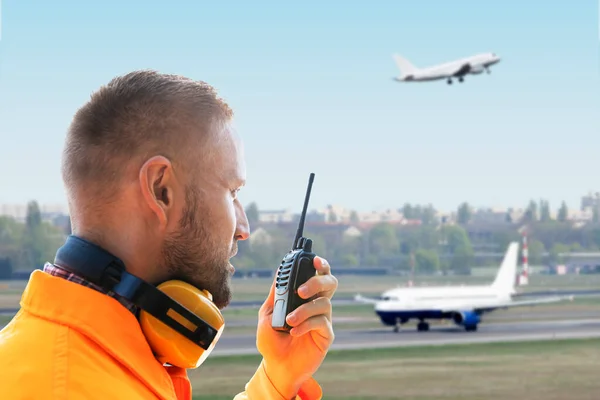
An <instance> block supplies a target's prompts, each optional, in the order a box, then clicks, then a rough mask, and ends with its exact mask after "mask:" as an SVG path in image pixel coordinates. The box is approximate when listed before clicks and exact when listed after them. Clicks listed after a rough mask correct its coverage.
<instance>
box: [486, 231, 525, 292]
mask: <svg viewBox="0 0 600 400" xmlns="http://www.w3.org/2000/svg"><path fill="white" fill-rule="evenodd" d="M518 251H519V242H511V243H510V244H509V245H508V249H507V250H506V253H505V254H504V259H503V260H502V264H501V265H500V269H499V270H498V274H497V275H496V279H495V280H494V283H492V287H493V288H495V289H499V290H501V291H504V292H508V293H512V292H513V291H514V288H515V283H516V277H517V263H518V257H519V253H518Z"/></svg>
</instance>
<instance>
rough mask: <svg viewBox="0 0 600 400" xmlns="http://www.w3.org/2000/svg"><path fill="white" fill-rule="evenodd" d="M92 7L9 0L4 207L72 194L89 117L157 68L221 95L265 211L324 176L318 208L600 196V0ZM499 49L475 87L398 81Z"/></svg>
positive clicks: (250, 196)
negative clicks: (65, 155) (404, 65)
mask: <svg viewBox="0 0 600 400" xmlns="http://www.w3.org/2000/svg"><path fill="white" fill-rule="evenodd" d="M82 3H84V2H75V1H51V2H45V1H36V2H34V1H16V0H4V1H2V14H1V15H2V37H1V40H0V139H1V142H0V169H1V170H2V171H3V174H2V179H1V183H2V190H0V203H15V202H26V201H28V200H30V199H37V200H38V201H40V202H42V203H62V202H65V198H64V193H63V187H62V182H61V179H60V170H59V167H60V152H61V148H62V145H63V139H64V135H65V130H66V128H67V126H68V124H69V122H70V119H71V117H72V115H73V113H74V112H75V110H76V109H77V108H78V107H79V106H80V105H81V104H82V103H83V102H85V101H86V100H87V98H88V97H89V95H90V93H91V92H92V91H94V90H95V89H97V88H98V87H99V86H100V85H102V84H104V83H106V82H107V81H108V80H110V79H111V78H112V77H113V76H115V75H118V74H122V73H125V72H128V71H131V70H134V69H141V68H152V69H157V70H160V71H163V72H170V73H179V74H183V75H187V76H190V77H192V78H195V79H200V80H204V81H207V82H209V83H210V84H212V85H214V86H215V87H216V88H217V89H218V90H219V92H220V94H221V95H222V96H223V97H224V98H225V99H226V100H227V101H228V102H229V103H230V105H231V106H232V107H233V108H234V110H235V112H236V127H237V129H238V131H239V133H240V135H241V136H242V137H243V139H244V142H245V146H246V160H247V165H248V171H247V172H248V185H247V187H246V188H245V189H244V190H243V191H242V193H241V199H242V200H243V201H245V202H249V201H257V203H258V205H259V207H260V208H284V207H289V208H292V209H295V210H298V211H299V210H300V209H301V207H302V202H303V196H304V191H305V189H306V183H307V179H308V175H309V173H310V172H315V173H316V178H315V183H314V186H313V196H312V198H311V208H313V207H321V206H324V205H326V204H330V203H333V204H342V205H345V206H348V207H352V208H355V209H359V210H364V211H368V210H371V209H381V208H387V207H396V206H400V205H401V204H403V203H404V202H411V203H432V204H434V206H436V207H437V208H439V209H442V210H452V209H455V208H456V206H457V205H458V204H459V203H460V202H462V201H464V200H466V201H469V202H470V203H472V204H474V205H476V206H485V205H490V206H517V207H519V206H524V205H526V204H527V202H528V201H529V199H532V198H533V199H539V198H545V199H548V200H549V201H550V203H551V206H552V207H553V208H557V207H558V205H559V202H560V201H561V200H566V201H567V202H568V204H569V206H570V207H572V208H577V207H578V206H579V199H580V196H581V195H584V194H585V193H587V192H588V190H594V191H595V190H600V168H599V167H600V158H599V156H598V149H599V145H600V135H598V134H599V133H600V117H599V114H600V113H599V112H598V110H600V101H599V93H600V78H599V77H600V73H599V60H598V55H599V33H598V15H599V12H598V2H597V1H595V0H594V1H592V0H580V1H577V2H576V3H573V2H567V1H563V0H560V1H559V0H555V1H552V2H547V1H544V2H542V1H528V2H517V1H502V2H501V1H493V2H492V1H481V0H478V1H454V2H449V1H444V0H437V1H432V0H423V1H419V2H416V1H410V2H408V1H395V2H392V1H389V2H384V1H378V2H375V1H373V2H367V1H362V2H359V1H353V2H341V1H338V2H334V1H329V2H318V1H304V2H301V3H295V4H292V5H289V4H283V2H276V1H272V2H264V1H263V2H261V1H254V2H245V1H237V2H234V1H228V2H200V1H199V2H191V1H189V2H183V1H178V2H177V1H173V2H171V5H170V6H166V4H167V2H164V1H161V2H149V1H145V2H139V1H128V2H123V4H120V2H117V1H103V2H96V3H95V4H94V5H85V6H84V5H83V4H82ZM322 3H326V4H322ZM369 4H370V5H369ZM575 4H576V5H575ZM487 51H493V52H496V53H497V54H499V55H500V56H501V57H502V62H501V63H500V64H498V65H497V66H496V67H495V68H493V70H492V73H491V74H490V75H487V74H482V75H479V76H471V77H467V78H466V82H465V83H463V84H461V85H458V84H454V85H452V86H448V85H447V84H446V83H445V82H443V81H439V82H430V83H419V84H400V83H397V82H394V81H392V79H391V78H392V77H393V76H395V75H397V73H398V71H397V69H396V66H395V64H394V62H393V60H392V58H391V54H392V53H394V52H398V53H400V54H402V55H404V56H405V57H407V58H408V59H410V60H411V61H412V62H413V63H414V64H415V65H417V66H427V65H431V64H436V63H441V62H446V61H449V60H452V59H456V58H461V57H464V56H468V55H471V54H476V53H479V52H487Z"/></svg>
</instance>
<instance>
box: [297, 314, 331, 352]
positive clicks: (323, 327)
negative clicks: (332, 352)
mask: <svg viewBox="0 0 600 400" xmlns="http://www.w3.org/2000/svg"><path fill="white" fill-rule="evenodd" d="M311 331H313V332H315V333H316V334H318V335H319V336H321V337H322V338H323V339H324V340H325V341H326V342H327V343H328V344H331V343H332V342H333V339H334V334H333V326H332V325H331V322H330V321H329V320H328V319H327V318H325V316H324V315H317V316H315V317H312V318H309V319H307V320H306V321H304V322H303V323H302V324H300V325H298V326H295V327H293V328H292V329H291V330H290V335H292V336H296V337H298V336H302V335H305V334H307V333H308V332H311ZM322 350H325V349H322Z"/></svg>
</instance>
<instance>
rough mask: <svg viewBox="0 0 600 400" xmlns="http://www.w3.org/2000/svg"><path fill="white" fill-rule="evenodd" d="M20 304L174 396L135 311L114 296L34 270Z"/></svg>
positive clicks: (158, 390)
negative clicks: (88, 341)
mask: <svg viewBox="0 0 600 400" xmlns="http://www.w3.org/2000/svg"><path fill="white" fill-rule="evenodd" d="M21 307H22V308H23V309H24V310H25V311H27V312H29V313H31V314H34V315H37V316H38V317H41V318H45V319H48V320H50V321H53V322H57V323H60V324H63V325H66V326H69V327H70V328H71V329H73V330H76V331H78V332H80V333H81V334H83V335H85V336H87V337H88V338H90V340H92V341H94V342H95V343H97V344H98V345H99V346H100V347H102V348H103V349H104V350H105V351H106V352H107V353H109V354H110V355H111V356H113V357H114V358H115V359H117V360H118V361H119V362H120V363H121V364H123V365H124V366H125V367H126V368H127V369H128V370H129V371H130V373H131V374H132V375H133V376H136V377H137V378H138V379H139V380H140V381H142V382H144V384H145V385H146V386H148V387H149V388H150V389H151V390H153V391H154V392H155V393H156V395H157V396H159V397H160V398H161V399H165V400H166V399H169V400H170V399H173V398H174V391H173V384H172V381H171V378H170V377H169V374H168V373H167V371H166V370H165V368H164V367H163V366H162V365H161V364H160V363H159V362H158V361H157V360H156V359H155V358H154V355H153V354H152V350H151V349H150V347H149V345H148V343H147V341H146V339H145V337H144V334H143V332H142V330H141V328H140V325H139V323H138V321H137V319H136V318H135V316H134V315H133V314H132V313H131V312H130V311H129V310H127V309H126V308H125V307H123V306H122V305H121V304H120V303H119V302H118V301H117V300H115V299H113V298H110V297H108V296H106V295H104V294H102V293H99V292H97V291H95V290H93V289H90V288H87V287H84V286H82V285H79V284H77V283H73V282H69V281H67V280H65V279H62V278H58V277H54V276H51V275H49V274H46V273H44V272H42V271H39V270H36V271H34V272H33V273H32V274H31V278H30V280H29V283H28V284H27V287H26V288H25V291H24V292H23V296H22V299H21ZM167 388H168V389H170V390H167Z"/></svg>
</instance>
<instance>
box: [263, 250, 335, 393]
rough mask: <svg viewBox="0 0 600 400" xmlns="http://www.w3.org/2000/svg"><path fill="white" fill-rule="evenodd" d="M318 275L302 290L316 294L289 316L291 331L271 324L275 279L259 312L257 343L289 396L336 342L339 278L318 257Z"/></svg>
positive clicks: (301, 292) (267, 366)
mask: <svg viewBox="0 0 600 400" xmlns="http://www.w3.org/2000/svg"><path fill="white" fill-rule="evenodd" d="M314 266H315V269H316V270H317V275H316V276H314V277H312V278H310V279H309V280H308V281H307V282H306V283H305V284H304V285H302V286H301V287H300V288H299V289H298V294H299V295H300V297H302V298H304V299H308V298H310V297H312V296H315V295H316V296H315V299H314V300H313V301H311V302H308V303H306V304H303V305H301V306H300V307H298V308H297V309H296V310H295V311H294V312H293V313H291V314H290V315H288V318H287V323H288V324H289V325H290V326H292V330H291V331H290V333H289V334H288V333H285V332H278V331H276V330H274V329H273V328H272V327H271V318H272V316H273V302H274V297H275V282H273V284H272V285H271V291H270V293H269V296H268V297H267V300H266V301H265V302H264V304H263V305H262V307H261V308H260V311H259V314H258V332H257V339H256V344H257V347H258V351H259V352H260V353H261V354H262V356H263V363H264V366H265V370H266V373H267V375H268V376H269V378H270V379H271V382H272V383H273V385H274V386H275V387H276V388H277V390H278V391H279V392H280V393H281V394H282V395H283V396H284V397H285V398H287V399H292V398H294V397H295V396H296V394H297V393H298V390H299V389H300V387H301V386H302V384H303V383H304V382H305V381H306V380H307V379H309V378H311V377H312V375H313V374H314V373H315V372H316V371H317V369H318V368H319V366H320V365H321V363H322V362H323V360H324V359H325V356H326V355H327V351H328V350H329V347H330V346H331V343H333V339H334V334H333V327H332V324H331V298H332V297H333V294H334V293H335V291H336V289H337V286H338V281H337V279H336V278H335V277H334V276H333V275H331V268H330V266H329V263H328V262H327V261H326V260H325V259H323V258H321V257H315V259H314Z"/></svg>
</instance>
